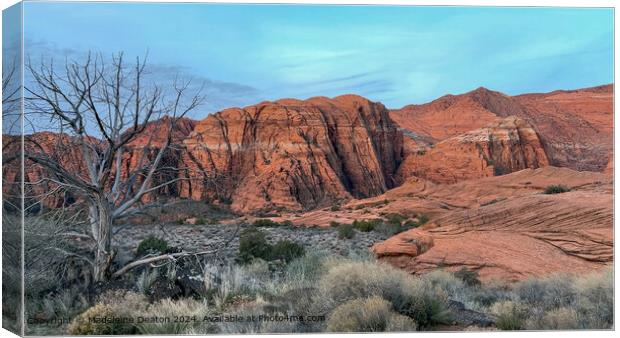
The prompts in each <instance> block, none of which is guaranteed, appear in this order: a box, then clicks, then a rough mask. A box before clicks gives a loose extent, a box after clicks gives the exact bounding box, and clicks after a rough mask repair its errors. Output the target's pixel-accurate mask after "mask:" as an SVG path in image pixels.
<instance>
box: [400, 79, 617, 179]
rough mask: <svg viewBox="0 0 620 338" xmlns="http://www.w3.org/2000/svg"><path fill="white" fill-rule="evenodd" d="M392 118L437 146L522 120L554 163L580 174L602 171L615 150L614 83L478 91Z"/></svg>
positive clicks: (409, 108) (445, 98)
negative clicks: (542, 90) (540, 89)
mask: <svg viewBox="0 0 620 338" xmlns="http://www.w3.org/2000/svg"><path fill="white" fill-rule="evenodd" d="M390 116H391V117H392V118H393V119H394V121H396V122H397V123H398V124H399V125H400V126H401V127H402V128H403V129H405V130H407V131H408V132H405V133H404V134H405V135H406V136H407V135H411V137H412V138H415V137H417V138H418V139H419V138H420V137H427V138H431V139H432V140H434V141H435V142H439V141H442V140H445V139H447V138H450V137H454V136H457V135H459V134H463V133H465V132H469V131H471V130H474V129H478V128H482V127H485V126H487V125H490V124H493V123H495V122H497V121H498V120H499V119H502V118H505V117H508V116H517V117H519V118H521V119H523V120H525V121H526V122H528V123H529V124H530V125H531V126H532V128H533V129H534V130H535V131H536V132H537V133H538V135H539V138H540V141H541V143H542V145H543V148H544V150H545V154H546V155H547V158H548V160H549V163H550V164H551V165H554V166H560V167H569V168H573V169H576V170H589V171H603V170H604V168H605V166H606V165H607V163H608V158H609V153H610V151H611V149H612V147H613V145H612V138H613V133H612V126H613V85H605V86H599V87H593V88H585V89H579V90H570V91H564V90H560V91H554V92H551V93H544V94H524V95H518V96H507V95H505V94H502V93H499V92H495V91H491V90H488V89H485V88H478V89H476V90H474V91H472V92H469V93H465V94H462V95H446V96H443V97H441V98H439V99H437V100H435V101H432V102H430V103H427V104H422V105H409V106H405V107H403V108H401V109H397V110H392V111H391V112H390Z"/></svg>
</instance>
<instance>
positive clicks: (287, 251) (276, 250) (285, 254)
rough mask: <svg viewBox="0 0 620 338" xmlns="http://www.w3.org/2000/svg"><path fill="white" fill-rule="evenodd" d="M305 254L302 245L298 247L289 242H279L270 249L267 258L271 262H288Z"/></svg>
mask: <svg viewBox="0 0 620 338" xmlns="http://www.w3.org/2000/svg"><path fill="white" fill-rule="evenodd" d="M305 253H306V250H305V249H304V247H303V245H299V244H297V243H295V242H292V241H289V240H286V239H285V240H280V241H278V242H277V243H276V244H275V245H274V246H273V247H271V248H270V254H269V257H270V259H272V260H275V259H279V260H283V261H285V262H290V261H292V260H293V259H295V258H298V257H301V256H303V255H304V254H305Z"/></svg>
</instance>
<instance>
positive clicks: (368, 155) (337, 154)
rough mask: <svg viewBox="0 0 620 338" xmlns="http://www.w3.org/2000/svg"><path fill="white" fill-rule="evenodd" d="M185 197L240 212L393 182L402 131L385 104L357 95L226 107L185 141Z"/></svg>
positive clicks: (360, 192) (316, 202) (379, 189)
mask: <svg viewBox="0 0 620 338" xmlns="http://www.w3.org/2000/svg"><path fill="white" fill-rule="evenodd" d="M184 143H185V146H186V148H187V150H188V151H187V153H186V154H185V155H184V157H183V162H184V163H185V164H186V165H187V166H188V167H190V170H189V171H188V172H189V175H190V178H191V180H190V181H189V183H187V184H183V188H182V190H181V196H182V197H190V198H193V199H215V198H219V199H227V200H231V201H232V207H233V209H234V210H237V211H242V212H247V211H256V210H261V209H264V210H271V209H277V208H284V209H294V210H304V209H305V210H307V209H313V208H317V207H320V206H327V205H331V204H333V203H335V202H336V201H339V200H346V199H350V198H351V197H358V198H363V197H369V196H374V195H378V194H381V193H383V192H385V191H386V190H387V189H389V188H392V187H394V186H395V181H394V176H395V173H396V170H397V168H398V165H399V164H400V162H401V154H402V134H401V133H400V132H399V131H398V130H397V129H396V127H395V126H394V124H393V123H392V121H391V119H390V117H389V115H388V111H387V109H386V108H385V107H384V106H383V105H381V104H379V103H374V102H371V101H368V100H366V99H364V98H362V97H359V96H355V95H345V96H339V97H337V98H334V99H328V98H324V97H317V98H312V99H309V100H306V101H300V100H294V99H284V100H279V101H275V102H263V103H260V104H258V105H254V106H249V107H245V108H233V109H226V110H224V111H222V112H218V113H216V114H214V115H212V116H209V117H208V118H206V119H204V120H202V121H201V122H199V123H198V125H197V126H196V128H195V129H194V131H193V132H192V134H191V135H190V137H189V138H187V139H186V140H185V142H184Z"/></svg>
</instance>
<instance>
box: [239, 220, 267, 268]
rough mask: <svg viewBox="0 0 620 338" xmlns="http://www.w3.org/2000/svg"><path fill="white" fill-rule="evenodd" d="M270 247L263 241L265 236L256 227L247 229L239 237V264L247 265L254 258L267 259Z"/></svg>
mask: <svg viewBox="0 0 620 338" xmlns="http://www.w3.org/2000/svg"><path fill="white" fill-rule="evenodd" d="M270 251H271V246H270V245H269V243H267V239H265V234H264V233H263V232H262V231H260V230H259V229H258V228H256V227H249V228H247V229H244V230H243V231H241V234H240V235H239V254H238V255H237V259H238V261H239V262H241V263H249V262H251V261H252V260H253V259H255V258H262V259H268V258H269V254H270Z"/></svg>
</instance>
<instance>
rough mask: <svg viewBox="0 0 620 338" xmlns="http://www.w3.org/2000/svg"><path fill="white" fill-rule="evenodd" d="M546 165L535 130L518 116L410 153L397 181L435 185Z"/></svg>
mask: <svg viewBox="0 0 620 338" xmlns="http://www.w3.org/2000/svg"><path fill="white" fill-rule="evenodd" d="M547 165H549V161H548V159H547V156H546V154H545V151H544V149H543V146H542V144H541V141H540V139H539V138H538V135H537V133H536V131H534V129H533V128H532V127H531V126H530V125H529V124H528V123H527V122H525V121H524V120H522V119H520V118H518V117H514V116H511V117H508V118H505V119H502V120H500V121H498V122H495V123H493V124H492V125H490V126H488V127H485V128H481V129H477V130H474V131H470V132H467V133H464V134H461V135H458V136H454V137H451V138H448V139H446V140H444V141H441V142H439V143H437V144H436V145H435V146H434V147H433V148H431V149H429V150H427V151H425V152H422V153H418V154H410V155H409V156H407V157H406V158H405V161H404V162H403V163H402V164H401V166H400V168H399V172H398V179H399V181H401V182H403V181H404V180H405V178H407V177H410V176H417V177H422V178H425V179H428V180H430V181H433V182H438V183H455V182H458V181H461V180H466V179H472V178H480V177H487V176H493V175H502V174H507V173H510V172H514V171H518V170H521V169H525V168H538V167H542V166H547Z"/></svg>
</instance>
